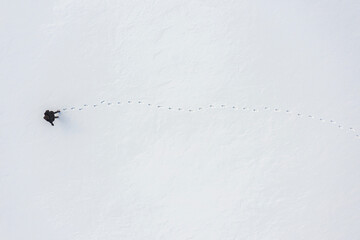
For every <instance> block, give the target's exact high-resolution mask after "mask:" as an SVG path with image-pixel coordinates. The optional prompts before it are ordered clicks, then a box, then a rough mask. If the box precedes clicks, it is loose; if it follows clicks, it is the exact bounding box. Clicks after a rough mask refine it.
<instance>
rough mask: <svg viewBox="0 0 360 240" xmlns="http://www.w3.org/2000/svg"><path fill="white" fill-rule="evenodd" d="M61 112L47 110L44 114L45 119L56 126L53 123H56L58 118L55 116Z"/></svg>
mask: <svg viewBox="0 0 360 240" xmlns="http://www.w3.org/2000/svg"><path fill="white" fill-rule="evenodd" d="M59 112H60V111H59V110H57V111H56V112H53V111H49V110H46V112H45V113H44V119H45V120H46V121H48V122H49V123H51V125H53V126H54V124H53V122H54V121H55V118H58V116H55V113H59Z"/></svg>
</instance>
